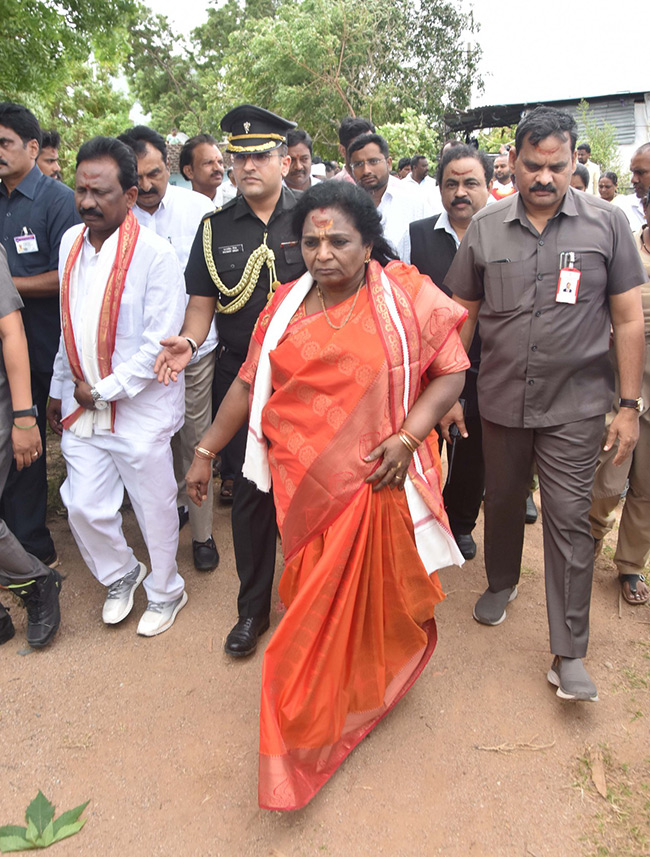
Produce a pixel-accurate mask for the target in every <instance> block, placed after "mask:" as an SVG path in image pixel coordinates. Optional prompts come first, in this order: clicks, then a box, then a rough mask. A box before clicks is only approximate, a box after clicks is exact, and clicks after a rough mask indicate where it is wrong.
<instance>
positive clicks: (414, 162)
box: [411, 155, 427, 170]
mask: <svg viewBox="0 0 650 857" xmlns="http://www.w3.org/2000/svg"><path fill="white" fill-rule="evenodd" d="M426 160H427V156H426V155H413V157H412V158H411V169H412V170H414V169H415V168H416V167H417V165H418V164H419V163H420V161H426Z"/></svg>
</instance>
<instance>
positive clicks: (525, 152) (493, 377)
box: [445, 107, 646, 701]
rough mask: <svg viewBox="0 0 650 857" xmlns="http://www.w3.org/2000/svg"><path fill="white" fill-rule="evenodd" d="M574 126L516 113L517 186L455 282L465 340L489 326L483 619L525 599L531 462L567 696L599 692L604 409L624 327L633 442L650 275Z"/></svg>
mask: <svg viewBox="0 0 650 857" xmlns="http://www.w3.org/2000/svg"><path fill="white" fill-rule="evenodd" d="M576 136H577V129H576V124H575V122H574V120H573V118H572V117H571V116H569V115H568V114H566V113H563V112H561V111H559V110H555V109H553V108H546V107H538V108H536V109H535V110H533V111H532V112H531V113H529V114H528V115H527V116H526V117H525V118H524V119H523V120H522V122H520V124H519V126H518V128H517V133H516V137H515V147H514V148H513V149H511V150H510V153H509V158H510V168H511V170H512V171H513V172H514V174H515V177H516V184H517V188H518V189H519V194H517V195H515V196H512V197H509V198H507V199H505V200H503V201H502V202H499V203H496V204H495V205H492V206H488V207H487V208H485V209H483V211H481V212H479V213H478V214H476V215H475V216H474V219H473V221H472V224H471V225H470V227H469V229H468V230H467V233H466V235H465V238H464V239H463V241H462V243H461V245H460V248H459V251H458V253H457V254H456V257H455V259H454V262H453V263H452V266H451V268H450V270H449V273H448V275H447V277H446V278H445V285H446V286H447V287H448V288H449V289H451V291H452V293H453V295H454V297H455V299H456V300H457V301H458V302H459V303H460V304H462V305H463V306H465V307H466V308H467V309H468V311H469V320H468V322H467V323H466V325H465V327H464V328H463V331H462V336H463V339H464V342H465V343H466V347H467V346H469V343H470V342H471V339H472V334H473V330H474V326H475V323H476V320H477V318H478V319H480V325H481V340H482V354H481V368H480V372H479V380H478V394H479V407H480V411H481V418H482V424H483V453H484V459H485V471H486V476H485V481H486V491H485V567H486V571H487V577H488V589H487V591H486V592H485V593H484V594H483V595H482V596H481V597H480V598H479V600H478V601H477V603H476V606H475V607H474V618H475V619H477V621H479V622H482V623H483V624H486V625H498V624H500V623H501V622H503V620H504V619H505V617H506V605H507V604H508V602H510V601H512V600H513V599H514V598H515V597H516V595H517V583H518V580H519V573H520V565H521V554H522V548H523V535H524V515H525V500H526V495H527V493H528V487H529V484H530V477H531V472H532V467H533V463H536V464H537V471H538V474H539V481H540V486H541V494H542V512H543V527H544V565H545V575H546V597H547V610H548V619H549V627H550V642H551V651H552V652H553V654H554V655H555V657H554V660H553V664H552V666H551V669H550V670H549V672H548V676H547V677H548V680H549V681H550V682H551V684H553V685H555V686H556V687H557V695H558V696H559V697H560V698H561V699H570V700H591V701H596V700H597V699H598V695H597V691H596V687H595V685H594V684H593V682H592V681H591V679H590V678H589V675H588V674H587V672H586V670H585V668H584V666H583V663H582V658H583V657H584V656H585V654H586V651H587V641H588V637H589V601H590V597H591V582H592V576H593V557H594V540H593V538H592V535H591V531H590V526H589V508H590V502H591V488H592V482H593V477H594V470H595V467H596V462H597V459H598V453H599V446H600V443H599V442H600V439H601V437H602V432H603V426H604V419H605V414H606V413H607V411H608V410H610V408H611V403H612V400H613V396H614V382H613V373H612V369H611V366H610V363H609V361H608V357H607V354H608V346H609V338H610V325H611V326H613V328H614V341H615V347H616V354H617V358H618V362H619V367H620V377H621V388H620V394H621V405H622V407H621V408H620V410H619V413H618V415H617V416H616V418H615V419H614V420H613V422H612V424H611V428H610V431H609V435H608V437H607V442H606V448H609V447H611V446H612V445H613V444H614V443H616V442H618V446H619V449H618V453H617V455H616V460H617V462H621V461H623V460H624V459H625V458H626V457H627V456H628V455H629V454H630V453H631V451H632V450H633V449H634V445H635V443H636V440H637V437H638V432H639V426H638V419H639V413H638V410H637V408H638V404H639V403H638V402H637V397H638V396H639V393H640V388H641V376H642V366H643V353H644V335H643V315H642V310H641V294H640V292H641V289H640V284H641V283H643V282H644V281H645V279H646V277H645V274H644V271H643V269H642V267H641V265H640V262H639V259H638V254H637V253H636V252H635V248H634V243H633V239H632V235H631V233H630V228H629V226H628V223H627V220H626V218H625V216H624V215H622V212H621V211H620V210H619V209H617V208H615V207H614V206H611V205H609V204H607V203H605V202H603V201H602V200H600V199H598V198H596V197H594V196H589V195H587V194H583V193H579V192H576V191H574V190H573V189H572V188H570V187H569V183H570V180H571V175H572V173H573V171H574V169H575V162H576V154H575V143H576Z"/></svg>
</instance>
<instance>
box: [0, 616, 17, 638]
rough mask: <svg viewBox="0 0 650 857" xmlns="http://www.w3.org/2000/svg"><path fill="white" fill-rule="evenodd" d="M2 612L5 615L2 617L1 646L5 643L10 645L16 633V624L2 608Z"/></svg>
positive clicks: (0, 626) (0, 624)
mask: <svg viewBox="0 0 650 857" xmlns="http://www.w3.org/2000/svg"><path fill="white" fill-rule="evenodd" d="M0 610H1V611H2V613H3V614H4V615H2V616H0V646H1V645H2V644H3V643H8V642H9V640H11V638H12V637H13V635H14V634H15V633H16V629H15V628H14V623H13V622H12V621H11V616H10V615H9V614H8V613H6V612H5V611H4V610H3V609H2V607H1V606H0Z"/></svg>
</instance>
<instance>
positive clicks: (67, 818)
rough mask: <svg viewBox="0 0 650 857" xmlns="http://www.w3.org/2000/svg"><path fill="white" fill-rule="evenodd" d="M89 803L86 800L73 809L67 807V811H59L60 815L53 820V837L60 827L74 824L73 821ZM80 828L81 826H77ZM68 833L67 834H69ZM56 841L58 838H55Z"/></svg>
mask: <svg viewBox="0 0 650 857" xmlns="http://www.w3.org/2000/svg"><path fill="white" fill-rule="evenodd" d="M89 803H90V801H89V800H87V801H86V802H85V803H82V804H80V805H79V806H76V807H75V808H74V809H69V810H68V811H67V812H63V813H61V815H60V816H59V817H58V818H57V819H56V820H55V822H54V837H55V839H56V835H57V833H58V832H59V831H60V830H61V828H62V827H67V826H68V825H70V824H74V822H75V821H76V820H77V819H78V818H79V816H80V815H81V813H82V812H83V811H84V809H85V808H86V807H87V806H88V804H89ZM79 829H81V828H79ZM69 835H70V834H68V836H69ZM57 841H58V840H57Z"/></svg>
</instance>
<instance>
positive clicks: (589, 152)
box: [576, 143, 591, 155]
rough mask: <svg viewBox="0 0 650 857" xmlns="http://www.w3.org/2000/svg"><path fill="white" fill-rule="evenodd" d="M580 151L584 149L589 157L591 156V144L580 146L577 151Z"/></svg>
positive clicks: (581, 144)
mask: <svg viewBox="0 0 650 857" xmlns="http://www.w3.org/2000/svg"><path fill="white" fill-rule="evenodd" d="M580 149H584V151H585V152H586V153H587V154H588V155H591V146H590V145H589V143H580V145H579V146H577V147H576V151H579V150H580Z"/></svg>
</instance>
